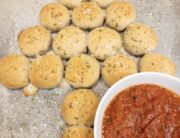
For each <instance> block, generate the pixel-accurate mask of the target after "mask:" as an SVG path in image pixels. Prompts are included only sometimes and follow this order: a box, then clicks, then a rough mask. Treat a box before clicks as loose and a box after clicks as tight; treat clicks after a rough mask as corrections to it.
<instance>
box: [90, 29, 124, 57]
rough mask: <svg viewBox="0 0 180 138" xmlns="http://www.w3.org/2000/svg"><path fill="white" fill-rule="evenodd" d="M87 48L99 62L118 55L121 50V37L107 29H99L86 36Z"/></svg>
mask: <svg viewBox="0 0 180 138" xmlns="http://www.w3.org/2000/svg"><path fill="white" fill-rule="evenodd" d="M88 48H89V51H90V53H91V54H92V55H93V56H94V57H96V58H97V59H99V60H105V59H106V58H108V57H109V56H113V55H116V54H118V53H120V50H121V49H122V38H121V35H120V34H119V33H118V32H116V31H115V30H113V29H110V28H108V27H99V28H96V29H94V30H92V31H91V32H90V33H89V35H88Z"/></svg>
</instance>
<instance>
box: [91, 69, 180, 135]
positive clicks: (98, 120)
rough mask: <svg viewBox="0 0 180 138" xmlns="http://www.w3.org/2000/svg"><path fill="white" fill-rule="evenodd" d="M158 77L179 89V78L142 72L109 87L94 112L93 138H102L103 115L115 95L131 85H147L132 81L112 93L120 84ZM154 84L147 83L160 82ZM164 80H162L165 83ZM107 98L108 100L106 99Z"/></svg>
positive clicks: (179, 92) (176, 92) (178, 93)
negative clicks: (174, 83)
mask: <svg viewBox="0 0 180 138" xmlns="http://www.w3.org/2000/svg"><path fill="white" fill-rule="evenodd" d="M153 76H154V77H160V78H161V79H163V78H164V79H168V80H169V81H174V82H177V84H178V85H177V86H178V87H179V88H180V79H179V78H176V77H174V76H171V75H168V74H163V73H157V72H144V73H137V74H133V75H130V76H127V77H125V78H123V79H121V80H119V81H118V82H116V83H115V84H114V85H113V86H112V87H110V88H109V89H108V90H107V92H106V93H105V95H104V96H103V97H102V99H101V101H100V103H99V106H98V108H97V111H96V115H95V120H94V138H102V133H101V132H99V130H100V131H102V120H103V115H104V111H105V110H106V108H107V106H108V105H109V103H110V102H111V101H112V99H113V98H114V97H115V96H116V95H117V94H119V93H120V92H121V91H122V90H124V89H126V88H128V87H130V86H133V85H138V84H148V81H147V82H144V83H142V82H139V83H138V81H136V82H135V81H134V84H130V85H128V86H127V87H124V88H122V89H121V90H119V91H118V92H114V93H113V92H112V91H113V90H114V89H117V88H118V86H119V85H121V84H122V83H125V82H128V81H129V80H133V79H135V78H146V77H147V78H148V77H149V78H152V77H153ZM155 81H156V82H155V83H153V82H152V81H151V82H149V84H157V83H161V82H158V80H155ZM165 81H166V80H164V82H165ZM167 84H168V81H167ZM157 85H160V86H161V84H157ZM162 87H165V88H167V89H170V90H171V91H172V92H174V93H175V94H177V95H180V91H175V90H172V89H171V88H169V87H166V86H163V85H162ZM108 98H109V99H108ZM106 99H108V101H109V102H106Z"/></svg>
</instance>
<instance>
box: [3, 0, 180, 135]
mask: <svg viewBox="0 0 180 138" xmlns="http://www.w3.org/2000/svg"><path fill="white" fill-rule="evenodd" d="M131 1H132V3H133V4H134V5H135V6H136V9H137V21H139V22H144V23H147V24H149V25H150V26H152V27H153V28H154V29H155V30H156V32H157V33H158V36H159V46H158V49H157V51H159V52H160V53H162V54H164V55H167V56H169V57H170V58H172V59H173V60H174V61H175V62H176V64H177V71H178V74H177V76H178V77H180V12H179V11H180V0H131ZM49 2H53V0H0V25H1V26H0V57H2V56H4V55H6V54H8V53H13V52H18V53H19V52H20V51H19V49H18V45H17V36H18V33H19V32H20V31H21V30H22V29H23V28H26V27H28V26H32V25H38V23H39V20H38V18H39V16H38V14H39V11H40V9H41V7H42V6H43V5H44V4H46V3H49ZM71 89H72V88H71V87H70V86H69V85H68V84H67V83H66V82H65V81H63V82H62V84H61V86H60V88H55V89H53V90H41V91H40V92H39V93H38V95H37V96H35V97H28V98H26V97H24V96H22V93H21V91H10V90H8V89H6V88H4V87H3V86H0V138H59V137H60V134H61V133H62V131H63V128H64V127H65V123H64V122H63V119H62V117H61V116H60V113H59V112H60V109H59V107H60V105H61V103H62V100H63V98H64V96H65V95H66V94H67V92H68V91H69V90H71ZM93 89H94V90H95V91H96V93H97V95H98V96H99V97H102V96H103V94H104V93H105V91H106V90H107V86H105V84H104V83H103V82H102V81H99V82H98V83H97V85H96V86H94V88H93Z"/></svg>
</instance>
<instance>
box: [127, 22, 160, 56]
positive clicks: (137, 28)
mask: <svg viewBox="0 0 180 138" xmlns="http://www.w3.org/2000/svg"><path fill="white" fill-rule="evenodd" d="M157 43H158V38H157V35H156V33H155V32H154V31H153V29H152V28H150V27H149V26H147V25H145V24H142V23H134V24H131V25H129V26H128V28H127V30H126V31H125V33H124V48H125V49H126V50H127V51H128V52H129V53H130V54H132V55H135V56H139V55H144V54H145V53H148V52H150V51H153V50H155V49H156V47H157Z"/></svg>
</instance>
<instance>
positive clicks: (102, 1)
mask: <svg viewBox="0 0 180 138" xmlns="http://www.w3.org/2000/svg"><path fill="white" fill-rule="evenodd" d="M91 1H92V2H97V3H98V4H99V6H101V7H102V8H106V7H107V6H108V5H109V4H111V3H112V2H113V1H115V0H91Z"/></svg>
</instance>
